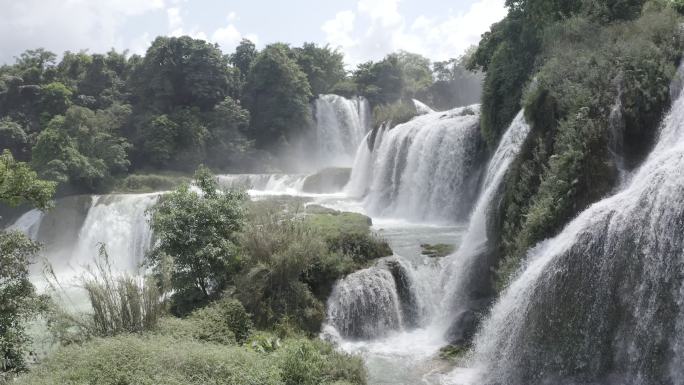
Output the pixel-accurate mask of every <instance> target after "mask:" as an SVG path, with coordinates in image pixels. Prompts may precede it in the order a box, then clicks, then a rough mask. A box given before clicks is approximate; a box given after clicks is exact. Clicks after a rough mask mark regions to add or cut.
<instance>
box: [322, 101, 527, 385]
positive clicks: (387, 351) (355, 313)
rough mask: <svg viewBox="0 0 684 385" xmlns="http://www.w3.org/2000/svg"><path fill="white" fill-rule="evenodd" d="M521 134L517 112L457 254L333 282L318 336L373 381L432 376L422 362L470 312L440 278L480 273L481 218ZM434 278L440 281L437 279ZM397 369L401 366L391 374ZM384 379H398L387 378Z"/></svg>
mask: <svg viewBox="0 0 684 385" xmlns="http://www.w3.org/2000/svg"><path fill="white" fill-rule="evenodd" d="M529 130H530V127H529V126H528V125H527V124H526V123H525V120H524V117H523V114H522V112H521V113H520V114H518V116H517V117H516V118H515V120H514V121H513V123H512V124H511V126H510V127H509V129H508V130H507V131H506V133H505V134H504V136H503V137H502V139H501V142H500V144H499V146H498V148H497V150H496V151H495V153H494V155H493V156H492V158H491V160H490V161H489V164H488V167H487V169H486V170H487V171H486V176H485V178H484V181H483V184H482V191H483V192H482V194H481V195H480V198H479V200H478V201H477V204H476V206H475V210H474V211H473V213H472V215H471V221H470V225H469V227H468V230H467V231H466V235H465V237H464V238H463V239H462V242H461V247H460V248H459V251H458V252H457V253H455V254H454V255H452V256H449V257H446V258H444V259H442V260H440V259H430V258H427V257H422V258H421V257H420V256H408V255H407V256H400V255H395V256H394V257H391V258H388V259H385V260H383V261H381V262H379V263H378V264H376V265H375V266H373V267H372V268H369V269H366V270H362V271H359V272H356V273H354V274H352V275H350V276H349V277H347V278H345V279H344V280H341V281H340V282H338V283H337V285H336V287H335V290H334V292H333V295H332V296H331V297H330V299H329V301H328V325H327V326H326V330H325V332H324V335H326V336H328V337H331V336H332V338H333V339H336V340H337V342H338V343H339V344H340V346H342V347H343V348H344V349H346V350H348V351H352V352H361V353H362V354H364V355H365V357H366V361H367V362H369V363H370V365H371V378H372V379H373V380H374V381H377V382H378V383H395V384H400V383H401V384H404V383H405V384H409V383H417V382H419V381H423V382H425V381H426V376H427V377H429V376H430V374H429V373H430V371H431V370H433V369H432V365H433V364H431V363H430V358H431V357H433V356H434V355H435V353H436V352H437V350H438V349H439V348H440V347H443V346H444V345H446V344H448V343H449V342H453V341H452V339H451V338H452V337H453V336H452V335H448V333H447V331H450V330H449V329H450V328H452V326H453V323H452V322H448V321H452V320H453V319H458V318H459V311H460V312H461V314H460V315H461V318H460V323H459V322H457V323H456V325H457V326H463V324H464V319H465V318H464V317H463V316H462V314H464V313H463V311H464V310H465V311H466V312H468V311H470V309H469V307H471V306H472V303H470V302H466V301H463V300H461V299H462V298H466V297H467V296H470V294H471V293H470V292H468V291H466V290H464V288H466V286H465V285H457V284H456V283H455V282H453V281H452V280H450V279H448V275H449V274H455V275H456V276H457V277H461V278H462V279H463V280H464V281H463V282H466V281H467V280H468V279H469V278H468V277H469V275H470V274H471V273H472V272H473V269H474V268H480V265H479V264H477V263H476V261H478V256H479V255H480V254H481V253H482V252H483V250H486V249H487V247H486V245H487V219H488V213H489V212H490V211H491V210H493V209H495V208H496V206H498V202H499V200H498V198H499V197H500V191H501V187H502V185H503V180H504V176H505V174H506V172H507V170H508V168H509V166H510V164H511V163H512V161H513V160H514V159H515V157H516V156H517V154H518V153H519V151H520V149H521V147H522V145H523V143H524V141H525V139H526V138H527V135H528V133H529ZM385 134H387V132H386V130H383V129H380V130H378V131H376V132H374V133H371V134H369V136H368V139H367V142H366V143H364V144H362V146H361V148H360V149H359V151H358V152H357V163H359V162H358V160H359V159H362V158H363V157H365V156H366V155H364V154H368V155H370V154H371V149H372V148H373V146H374V145H376V144H377V143H378V142H381V141H382V137H383V135H385ZM364 149H367V150H368V152H367V153H366V152H365V151H363V150H364ZM357 172H358V170H357V168H356V167H355V169H354V173H356V174H354V173H353V176H352V181H351V182H350V184H349V185H348V186H347V188H348V189H349V188H350V186H352V185H353V184H354V176H356V177H357V178H359V179H362V178H360V177H359V174H358V173H357ZM357 181H358V180H357ZM359 184H361V183H359ZM433 231H434V230H433ZM390 244H392V242H390ZM446 271H449V272H451V273H446ZM440 273H441V274H442V279H439V277H440ZM392 278H393V279H392ZM436 278H437V279H436ZM445 287H446V288H445ZM471 313H472V312H471ZM465 314H467V313H465ZM387 320H391V322H390V321H387ZM471 320H472V321H474V318H473V317H471ZM471 328H474V324H473V325H471ZM387 357H389V358H387ZM388 360H389V361H390V362H392V363H393V364H392V365H394V366H392V367H391V369H386V368H385V367H386V366H389V365H390V364H388V363H387V361H388ZM397 363H399V364H398V365H401V366H405V368H398V367H397V366H398V365H397ZM392 373H400V374H399V375H397V376H393V375H392Z"/></svg>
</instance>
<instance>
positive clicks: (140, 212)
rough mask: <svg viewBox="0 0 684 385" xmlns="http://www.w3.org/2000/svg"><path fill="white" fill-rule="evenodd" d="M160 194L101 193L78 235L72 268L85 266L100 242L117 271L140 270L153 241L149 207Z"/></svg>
mask: <svg viewBox="0 0 684 385" xmlns="http://www.w3.org/2000/svg"><path fill="white" fill-rule="evenodd" d="M158 197H159V195H158V194H143V195H100V196H95V197H93V203H92V206H91V208H90V210H89V211H88V215H87V217H86V219H85V222H84V223H83V226H82V228H81V231H80V232H79V234H78V243H77V246H76V248H75V250H74V255H73V256H72V258H71V259H70V261H69V265H70V266H71V267H76V266H86V265H88V264H90V263H92V261H93V258H94V257H95V256H96V255H97V245H98V244H100V243H104V244H105V245H106V247H107V252H108V253H109V255H110V257H111V261H110V262H111V264H112V268H113V269H114V271H128V272H135V271H137V270H138V269H139V268H140V266H141V264H142V263H143V258H144V256H145V252H146V251H147V249H148V248H149V246H150V244H151V242H152V231H151V230H150V227H149V223H148V217H147V215H146V213H145V212H146V210H147V209H148V208H150V207H152V206H153V205H154V204H155V203H156V202H157V199H158Z"/></svg>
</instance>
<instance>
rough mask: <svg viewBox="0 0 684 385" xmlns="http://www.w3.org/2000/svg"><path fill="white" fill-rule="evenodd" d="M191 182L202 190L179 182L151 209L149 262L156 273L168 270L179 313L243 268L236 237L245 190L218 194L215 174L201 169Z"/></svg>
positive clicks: (208, 297) (198, 303)
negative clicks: (172, 190)
mask: <svg viewBox="0 0 684 385" xmlns="http://www.w3.org/2000/svg"><path fill="white" fill-rule="evenodd" d="M195 183H196V185H197V186H198V187H199V189H200V190H201V193H200V192H196V191H193V190H191V189H190V186H189V185H183V186H181V187H180V188H178V189H177V190H176V191H174V192H172V193H169V194H167V195H165V196H163V197H162V199H161V201H160V202H159V203H158V204H157V205H155V206H154V207H153V208H152V209H151V213H152V221H151V228H152V230H153V231H154V234H155V238H156V243H155V246H154V248H153V250H152V251H151V252H150V254H149V261H150V264H151V265H152V266H153V267H154V269H155V270H156V271H157V273H158V274H164V273H165V270H167V269H170V275H171V277H170V278H171V289H173V290H175V291H176V292H175V293H174V295H173V298H174V305H173V306H174V309H172V310H174V311H175V312H176V313H177V314H185V313H187V312H188V311H191V310H192V309H194V308H196V307H199V306H202V305H203V304H206V303H207V302H208V301H209V300H211V299H214V298H217V296H218V295H219V294H221V293H222V292H223V290H224V289H225V288H226V287H227V285H228V284H229V283H230V282H231V281H232V275H233V274H234V273H236V272H237V271H238V270H239V269H240V267H241V261H240V254H239V250H238V248H239V239H238V235H239V233H240V231H241V230H242V226H243V223H244V219H243V217H244V213H243V202H244V201H245V199H246V196H245V194H244V193H242V192H234V191H224V192H219V191H218V183H217V181H216V178H215V177H214V176H213V175H212V174H211V173H210V172H209V171H208V169H206V168H204V167H200V168H199V169H198V171H197V173H196V174H195ZM167 262H169V263H167Z"/></svg>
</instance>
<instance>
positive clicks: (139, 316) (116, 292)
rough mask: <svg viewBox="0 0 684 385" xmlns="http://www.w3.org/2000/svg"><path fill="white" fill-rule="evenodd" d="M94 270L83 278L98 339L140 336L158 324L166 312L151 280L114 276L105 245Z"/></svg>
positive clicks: (101, 248)
mask: <svg viewBox="0 0 684 385" xmlns="http://www.w3.org/2000/svg"><path fill="white" fill-rule="evenodd" d="M99 257H100V258H99V260H98V261H97V262H96V263H95V269H96V270H95V271H94V272H92V271H91V273H90V276H89V277H86V278H84V282H83V288H84V289H85V290H86V292H87V293H88V298H89V299H90V305H91V307H92V309H93V316H92V328H93V331H94V334H95V335H97V336H113V335H116V334H120V333H140V332H142V331H144V330H150V329H152V328H154V327H155V326H156V325H157V321H158V320H159V317H160V316H161V315H162V313H163V310H164V305H163V300H162V299H163V298H162V293H160V291H159V289H158V288H157V285H156V284H155V283H154V282H153V281H152V279H151V278H144V277H133V276H130V275H115V274H114V273H113V272H112V266H111V263H110V260H109V254H108V253H107V250H106V248H105V245H104V244H101V245H100V248H99Z"/></svg>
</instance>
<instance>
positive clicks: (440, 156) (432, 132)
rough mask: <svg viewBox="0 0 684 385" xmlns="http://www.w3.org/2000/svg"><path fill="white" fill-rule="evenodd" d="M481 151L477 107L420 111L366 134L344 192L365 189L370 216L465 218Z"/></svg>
mask: <svg viewBox="0 0 684 385" xmlns="http://www.w3.org/2000/svg"><path fill="white" fill-rule="evenodd" d="M369 142H372V149H368V151H370V154H369V153H368V152H366V151H367V149H366V148H364V146H365V145H369ZM481 155H482V143H481V140H480V134H479V108H478V107H477V106H470V107H463V108H457V109H454V110H451V111H447V112H435V113H431V114H427V115H422V116H419V117H416V118H414V119H412V120H410V121H409V122H407V123H404V124H400V125H398V126H396V127H394V128H392V129H388V128H387V127H381V128H380V129H378V130H377V131H374V132H372V133H370V134H369V135H368V137H367V140H366V141H364V142H363V143H362V144H361V146H360V148H359V150H358V153H357V159H356V161H355V165H354V171H353V172H352V177H351V181H350V183H349V184H348V186H347V191H348V192H349V194H350V195H352V196H353V195H357V196H358V195H361V194H364V193H365V198H364V207H366V209H367V211H368V212H369V214H371V215H375V216H382V217H401V218H404V219H409V220H415V221H438V222H439V221H442V222H447V221H448V222H453V221H463V220H465V219H466V218H467V215H468V213H469V212H470V209H471V205H472V203H473V201H474V197H475V194H476V192H477V185H478V182H479V176H480V164H481Z"/></svg>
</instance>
